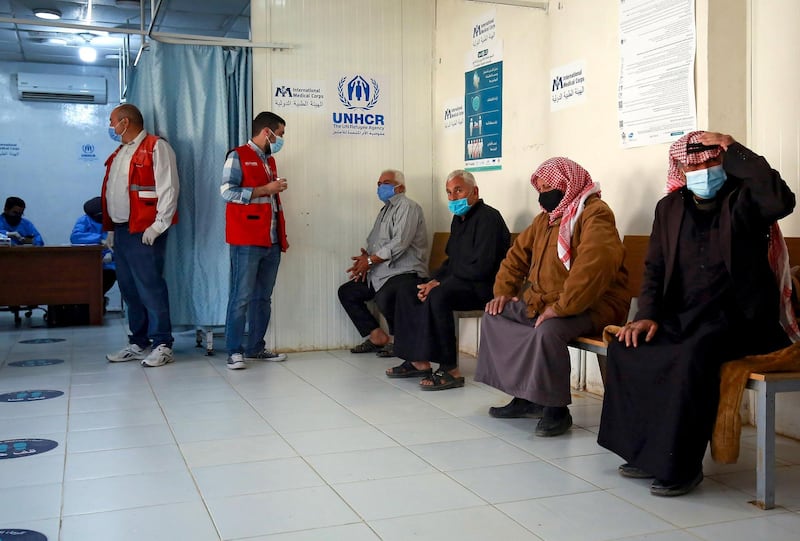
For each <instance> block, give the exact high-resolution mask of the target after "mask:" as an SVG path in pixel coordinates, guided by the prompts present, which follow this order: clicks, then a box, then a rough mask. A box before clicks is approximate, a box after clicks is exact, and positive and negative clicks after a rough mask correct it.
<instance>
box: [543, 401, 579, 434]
mask: <svg viewBox="0 0 800 541" xmlns="http://www.w3.org/2000/svg"><path fill="white" fill-rule="evenodd" d="M571 426H572V415H570V413H569V409H568V408H567V407H566V406H564V407H561V408H544V415H543V417H542V418H541V419H539V423H538V424H537V425H536V431H535V432H534V434H536V435H537V436H541V437H543V438H551V437H553V436H560V435H561V434H563V433H564V432H566V431H567V430H569V427H571Z"/></svg>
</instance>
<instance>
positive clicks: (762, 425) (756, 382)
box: [570, 235, 800, 509]
mask: <svg viewBox="0 0 800 541" xmlns="http://www.w3.org/2000/svg"><path fill="white" fill-rule="evenodd" d="M648 242H649V237H647V236H638V235H627V236H625V238H624V239H623V244H624V245H625V249H626V253H625V268H626V269H627V270H628V280H629V281H628V290H629V292H630V293H631V298H632V300H635V298H636V297H637V296H638V295H639V290H640V288H641V283H642V275H643V273H644V259H645V256H646V254H647V244H648ZM786 246H787V247H788V250H789V262H790V265H792V266H794V265H800V237H787V238H786ZM631 305H632V306H631V311H630V312H629V314H628V316H629V317H628V319H629V320H630V319H632V318H633V316H634V315H635V302H632V303H631ZM570 346H571V347H574V348H577V349H580V350H583V351H588V352H591V353H594V354H595V355H597V363H598V365H599V368H600V375H601V378H602V379H603V383H605V379H606V378H605V372H606V355H607V350H606V344H605V343H604V342H603V340H602V338H601V337H581V338H578V339H577V340H575V341H574V342H572V343H571V344H570ZM747 388H748V389H752V390H754V391H755V393H756V499H755V501H753V502H752V503H753V504H755V505H757V506H758V507H760V508H761V509H772V508H773V507H775V394H776V393H783V392H794V391H800V372H773V373H768V374H761V373H758V372H753V373H752V374H750V378H749V380H748V382H747Z"/></svg>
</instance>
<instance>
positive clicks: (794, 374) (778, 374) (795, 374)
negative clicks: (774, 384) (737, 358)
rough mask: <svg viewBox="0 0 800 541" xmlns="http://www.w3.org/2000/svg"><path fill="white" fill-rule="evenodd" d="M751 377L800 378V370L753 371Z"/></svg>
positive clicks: (765, 378)
mask: <svg viewBox="0 0 800 541" xmlns="http://www.w3.org/2000/svg"><path fill="white" fill-rule="evenodd" d="M750 379H753V380H756V381H784V380H789V379H798V380H800V372H767V373H761V372H753V373H751V374H750Z"/></svg>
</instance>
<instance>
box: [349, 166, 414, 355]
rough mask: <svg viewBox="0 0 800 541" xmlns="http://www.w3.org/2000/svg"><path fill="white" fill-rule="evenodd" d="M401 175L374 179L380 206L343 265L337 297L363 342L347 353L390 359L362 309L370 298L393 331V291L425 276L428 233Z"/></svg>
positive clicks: (389, 352)
mask: <svg viewBox="0 0 800 541" xmlns="http://www.w3.org/2000/svg"><path fill="white" fill-rule="evenodd" d="M405 191H406V186H405V180H404V177H403V173H401V172H400V171H395V170H391V169H389V170H386V171H384V172H382V173H381V176H380V177H379V178H378V199H380V200H381V202H382V203H383V207H382V208H381V210H380V212H378V217H377V218H376V220H375V225H373V226H372V231H370V233H369V236H368V237H367V248H366V249H364V248H361V254H360V255H356V256H353V257H351V258H350V259H351V260H352V261H353V265H352V266H351V267H350V268H349V269H347V271H346V272H347V273H348V274H349V275H350V280H349V281H347V282H345V283H344V284H342V285H341V286H340V287H339V301H340V302H341V303H342V307H343V308H344V309H345V311H346V312H347V315H348V316H350V320H351V321H352V322H353V324H354V325H355V326H356V329H358V332H359V334H361V336H363V337H366V340H364V342H362V343H361V344H359V345H357V346H355V347H353V348H352V349H350V352H351V353H371V352H376V353H377V354H378V356H380V357H393V356H394V353H393V348H392V344H391V343H390V341H389V335H387V334H386V332H384V330H383V329H381V327H380V324H379V323H378V320H377V319H375V316H373V315H372V312H370V311H369V308H368V307H367V302H368V301H370V300H373V299H374V300H375V304H377V305H378V309H379V310H380V311H381V313H382V314H383V317H384V318H386V323H387V325H388V326H389V333H390V334H392V333H394V318H395V302H396V297H397V293H398V292H399V291H402V290H404V289H406V290H407V289H409V288H411V289H414V288H415V287H416V285H417V284H418V283H420V279H421V278H422V277H424V276H427V274H428V269H427V265H426V263H425V258H426V254H427V252H428V233H427V231H426V229H425V217H424V216H423V214H422V207H420V206H419V205H418V204H417V203H416V202H414V201H412V200H411V199H409V198H408V197H406V194H405Z"/></svg>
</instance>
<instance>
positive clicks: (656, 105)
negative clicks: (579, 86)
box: [617, 0, 697, 148]
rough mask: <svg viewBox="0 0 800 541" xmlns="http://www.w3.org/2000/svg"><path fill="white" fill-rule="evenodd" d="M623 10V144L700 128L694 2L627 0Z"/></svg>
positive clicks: (648, 141) (668, 138)
mask: <svg viewBox="0 0 800 541" xmlns="http://www.w3.org/2000/svg"><path fill="white" fill-rule="evenodd" d="M619 10H620V13H619V15H620V21H619V36H620V57H619V58H620V60H619V61H620V66H619V90H618V92H619V95H618V104H617V108H618V111H619V130H620V137H621V141H620V142H621V145H622V147H623V148H632V147H640V146H645V145H653V144H657V143H669V142H672V141H674V140H676V139H678V138H679V137H681V136H682V135H684V134H686V133H688V132H690V131H693V130H695V129H696V126H697V112H696V108H695V96H694V56H695V49H696V47H697V45H696V41H697V40H696V36H695V27H694V0H659V1H658V2H653V1H652V0H626V1H624V2H621V3H620V8H619Z"/></svg>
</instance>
